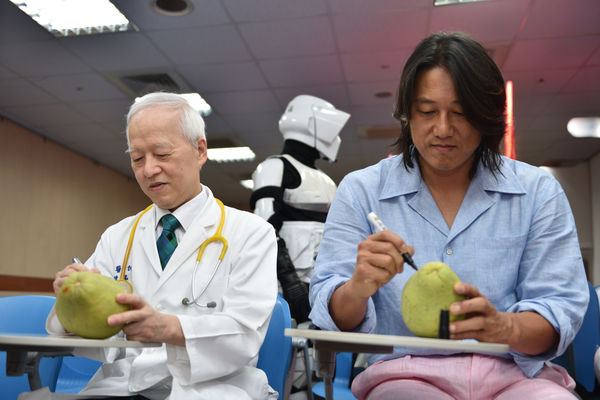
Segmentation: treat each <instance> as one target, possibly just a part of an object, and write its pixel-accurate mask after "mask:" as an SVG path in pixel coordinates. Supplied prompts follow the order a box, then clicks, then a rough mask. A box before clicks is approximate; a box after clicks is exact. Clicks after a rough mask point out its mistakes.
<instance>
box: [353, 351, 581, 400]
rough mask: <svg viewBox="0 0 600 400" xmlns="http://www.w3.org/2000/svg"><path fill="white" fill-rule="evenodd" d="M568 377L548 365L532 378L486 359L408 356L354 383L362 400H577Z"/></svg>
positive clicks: (371, 369) (374, 368)
mask: <svg viewBox="0 0 600 400" xmlns="http://www.w3.org/2000/svg"><path fill="white" fill-rule="evenodd" d="M573 389H575V382H574V381H573V379H572V378H571V377H570V376H569V374H568V373H567V371H566V370H565V369H564V368H562V367H560V366H558V365H554V364H551V363H547V364H546V365H545V366H544V368H543V369H542V371H541V372H540V373H539V374H538V375H537V376H536V377H535V378H527V376H525V375H524V374H523V372H521V369H520V368H519V367H518V366H517V365H516V364H515V363H514V362H513V361H512V360H507V359H503V358H498V357H492V356H486V355H481V354H465V355H457V356H428V357H417V356H405V357H401V358H396V359H393V360H388V361H381V362H378V363H376V364H373V365H371V366H370V367H369V368H367V369H366V370H365V371H363V372H362V373H360V374H359V375H358V376H357V377H356V378H355V379H354V381H353V382H352V393H353V394H354V396H356V397H357V398H358V399H359V400H363V399H365V400H386V399H390V400H391V399H393V400H402V399H407V400H430V399H431V400H433V399H435V400H439V399H443V400H455V399H456V400H485V399H498V400H515V399H528V400H532V399H544V400H550V399H575V398H576V397H575V396H574V395H573V394H572V393H571V392H572V391H573Z"/></svg>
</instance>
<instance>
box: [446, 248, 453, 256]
mask: <svg viewBox="0 0 600 400" xmlns="http://www.w3.org/2000/svg"><path fill="white" fill-rule="evenodd" d="M446 254H448V255H449V256H451V255H452V249H451V248H450V247H448V248H447V249H446Z"/></svg>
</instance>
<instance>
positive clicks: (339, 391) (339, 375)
mask: <svg viewBox="0 0 600 400" xmlns="http://www.w3.org/2000/svg"><path fill="white" fill-rule="evenodd" d="M351 375H352V353H337V355H336V356H335V377H334V378H333V382H332V387H333V399H334V400H356V397H354V395H353V394H352V391H351V390H350V377H351ZM312 391H313V393H314V394H315V395H317V396H318V397H317V398H323V399H324V398H325V384H324V383H323V382H317V383H316V384H315V385H314V386H313V389H312Z"/></svg>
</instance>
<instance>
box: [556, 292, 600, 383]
mask: <svg viewBox="0 0 600 400" xmlns="http://www.w3.org/2000/svg"><path fill="white" fill-rule="evenodd" d="M588 289H589V293H590V303H589V304H588V308H587V311H586V312H585V316H584V317H583V324H582V325H581V328H580V329H579V332H578V333H577V336H575V339H574V340H573V343H571V345H570V346H569V348H568V349H567V351H566V352H565V353H564V354H563V355H561V356H560V357H557V358H555V359H554V360H552V362H553V363H555V364H559V365H561V366H563V367H565V368H566V369H567V371H568V372H569V375H571V376H572V377H573V379H575V382H577V384H578V385H580V386H582V387H583V388H584V389H585V390H587V391H588V392H589V393H592V392H593V391H594V388H595V386H596V375H595V367H596V366H595V365H594V355H595V354H596V351H597V350H598V348H600V307H599V305H598V295H597V293H596V290H595V288H594V287H593V286H592V285H591V284H590V283H589V282H588Z"/></svg>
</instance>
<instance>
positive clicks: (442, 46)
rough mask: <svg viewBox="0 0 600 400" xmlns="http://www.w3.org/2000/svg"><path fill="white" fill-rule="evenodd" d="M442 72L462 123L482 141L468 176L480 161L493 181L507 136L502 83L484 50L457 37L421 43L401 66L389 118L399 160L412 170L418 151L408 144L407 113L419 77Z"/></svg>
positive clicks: (463, 36)
mask: <svg viewBox="0 0 600 400" xmlns="http://www.w3.org/2000/svg"><path fill="white" fill-rule="evenodd" d="M436 67H441V68H444V69H445V70H446V71H447V72H448V73H449V74H450V76H451V78H452V80H453V82H454V87H455V90H456V95H457V96H458V101H459V102H460V104H461V106H462V110H463V113H464V114H465V118H466V119H467V121H469V123H470V124H471V125H472V126H473V127H474V128H475V129H477V130H478V131H479V132H480V133H481V135H482V139H481V142H480V143H479V146H478V147H477V149H476V151H475V161H474V163H473V166H472V167H471V171H470V176H471V177H473V176H474V175H475V171H476V170H477V164H478V162H479V161H480V160H481V162H482V164H483V166H484V167H486V168H488V169H489V170H490V171H491V172H492V173H493V174H494V175H495V173H496V172H499V171H500V163H501V158H500V150H499V147H500V142H501V141H502V138H503V137H504V132H505V130H506V120H505V103H506V93H505V88H504V78H503V77H502V73H501V72H500V70H499V68H498V66H497V65H496V63H495V62H494V60H492V58H491V57H490V55H489V54H488V52H487V51H486V50H485V49H484V47H483V46H482V45H481V44H479V43H478V42H477V41H476V40H474V39H473V38H471V37H470V36H468V35H466V34H464V33H460V32H454V33H446V32H440V33H435V34H432V35H430V36H428V37H427V38H425V39H423V40H422V41H421V42H420V43H419V45H418V46H417V47H416V48H415V50H414V51H413V53H412V55H411V56H410V57H409V58H408V60H407V61H406V64H405V65H404V69H403V71H402V76H401V78H400V84H399V85H398V93H397V99H396V104H395V109H394V117H395V118H397V119H398V120H400V122H401V125H402V129H401V134H400V137H399V138H398V139H397V140H396V142H394V146H395V150H396V152H397V153H403V154H404V166H405V167H406V169H407V170H408V169H409V168H413V167H414V160H413V157H414V158H415V159H417V158H416V153H417V149H416V148H415V146H414V143H413V141H412V138H411V132H410V124H409V121H410V119H411V107H412V104H413V101H414V95H415V88H416V82H417V80H418V78H419V76H420V75H421V74H422V73H423V72H425V71H428V70H430V69H433V68H436Z"/></svg>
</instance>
